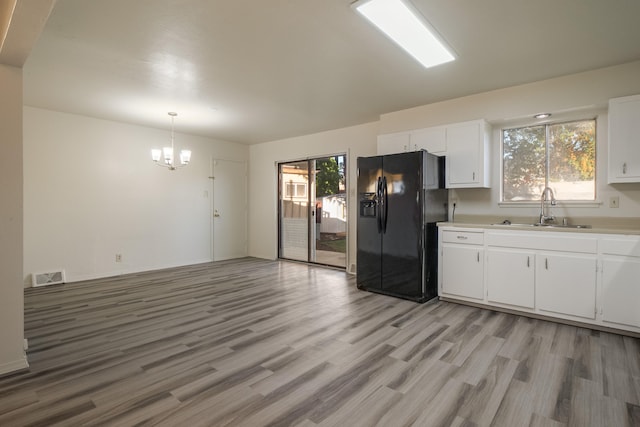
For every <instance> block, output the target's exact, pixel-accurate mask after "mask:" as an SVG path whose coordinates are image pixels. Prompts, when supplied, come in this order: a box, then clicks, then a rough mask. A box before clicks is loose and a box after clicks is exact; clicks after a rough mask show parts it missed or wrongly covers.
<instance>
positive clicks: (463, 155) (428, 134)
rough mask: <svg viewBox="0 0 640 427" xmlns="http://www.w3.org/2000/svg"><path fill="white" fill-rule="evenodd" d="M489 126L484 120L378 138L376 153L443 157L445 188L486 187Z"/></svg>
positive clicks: (489, 139) (487, 180) (487, 178)
mask: <svg viewBox="0 0 640 427" xmlns="http://www.w3.org/2000/svg"><path fill="white" fill-rule="evenodd" d="M490 141H491V127H490V126H489V124H488V123H487V122H485V121H484V120H474V121H470V122H463V123H454V124H450V125H446V126H434V127H430V128H425V129H416V130H412V131H407V132H398V133H389V134H385V135H379V136H378V154H379V155H384V154H393V153H403V152H405V151H417V150H427V151H428V152H429V153H433V154H435V155H438V156H446V178H445V179H446V187H447V188H489V186H490V185H489V172H490V171H489V158H490V152H489V143H490Z"/></svg>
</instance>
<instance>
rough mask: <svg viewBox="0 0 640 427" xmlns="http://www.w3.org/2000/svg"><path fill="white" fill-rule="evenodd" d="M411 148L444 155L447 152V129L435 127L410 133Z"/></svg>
mask: <svg viewBox="0 0 640 427" xmlns="http://www.w3.org/2000/svg"><path fill="white" fill-rule="evenodd" d="M411 147H412V148H413V149H414V150H427V151H428V152H429V153H433V154H444V153H446V151H447V128H446V127H445V126H437V127H432V128H427V129H419V130H414V131H412V132H411Z"/></svg>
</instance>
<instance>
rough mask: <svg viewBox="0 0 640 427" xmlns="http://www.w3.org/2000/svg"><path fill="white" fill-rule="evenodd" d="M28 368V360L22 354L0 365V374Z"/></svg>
mask: <svg viewBox="0 0 640 427" xmlns="http://www.w3.org/2000/svg"><path fill="white" fill-rule="evenodd" d="M28 368H29V362H27V356H26V355H25V356H23V357H22V358H20V359H18V360H14V361H12V362H8V363H3V364H1V365H0V376H3V375H6V374H9V373H11V372H14V371H20V370H23V369H28Z"/></svg>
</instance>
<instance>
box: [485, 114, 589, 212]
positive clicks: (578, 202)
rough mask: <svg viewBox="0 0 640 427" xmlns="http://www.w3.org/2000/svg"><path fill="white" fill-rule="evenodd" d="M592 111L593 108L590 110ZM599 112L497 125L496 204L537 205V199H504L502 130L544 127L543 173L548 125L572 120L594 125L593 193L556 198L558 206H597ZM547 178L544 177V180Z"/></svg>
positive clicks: (506, 205) (503, 205)
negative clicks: (588, 196) (585, 196)
mask: <svg viewBox="0 0 640 427" xmlns="http://www.w3.org/2000/svg"><path fill="white" fill-rule="evenodd" d="M592 111H593V110H592ZM600 114H601V113H600V112H598V113H593V114H588V113H587V114H584V115H579V116H573V115H568V116H567V115H561V117H558V118H557V119H554V120H551V119H544V120H538V121H531V120H528V121H524V120H522V121H517V122H516V121H513V122H508V123H502V124H501V125H499V127H498V129H499V130H498V133H499V134H498V137H499V140H500V144H499V145H500V151H499V153H498V155H499V163H500V176H499V180H500V189H499V191H500V194H499V195H498V206H499V207H529V206H533V205H536V206H537V205H539V204H540V201H539V200H535V199H533V200H504V131H505V130H510V129H519V128H527V127H540V126H544V127H545V174H548V167H549V156H548V155H547V151H546V150H547V149H548V146H549V141H548V138H549V126H553V125H561V124H564V123H573V122H583V121H593V122H594V127H595V129H594V130H595V133H594V134H595V159H594V161H595V170H594V177H593V179H594V194H593V199H590V200H566V199H557V204H558V206H563V205H564V206H573V207H599V206H600V205H602V202H601V201H600V200H599V198H598V176H599V175H600V173H599V164H598V153H599V151H600V145H601V144H600V143H599V139H600V138H599V136H600V135H599V125H598V121H599V120H600ZM547 178H548V176H547V177H545V181H546V179H547Z"/></svg>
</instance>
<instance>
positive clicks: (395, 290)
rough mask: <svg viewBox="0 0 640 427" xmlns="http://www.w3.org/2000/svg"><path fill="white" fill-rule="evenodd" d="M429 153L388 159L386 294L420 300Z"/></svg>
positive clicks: (385, 178)
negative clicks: (425, 186)
mask: <svg viewBox="0 0 640 427" xmlns="http://www.w3.org/2000/svg"><path fill="white" fill-rule="evenodd" d="M424 156H426V153H425V152H421V151H416V152H410V153H402V154H394V155H388V156H385V157H384V163H383V167H384V175H383V184H384V188H385V191H384V194H383V195H382V202H383V209H381V210H382V213H383V234H382V291H383V292H385V293H389V294H393V295H398V296H403V297H406V298H414V299H418V298H420V297H422V295H423V293H424V284H423V260H424V252H423V247H422V243H423V238H424V231H423V223H422V218H423V210H422V205H423V196H424V195H423V179H424V177H423V172H424V171H423V157H424Z"/></svg>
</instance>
